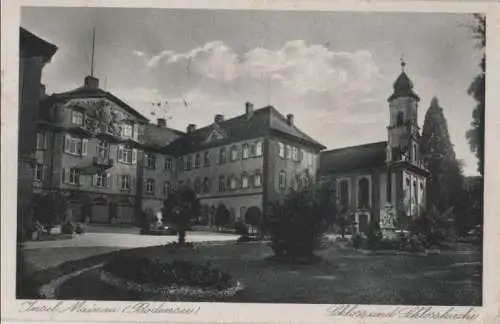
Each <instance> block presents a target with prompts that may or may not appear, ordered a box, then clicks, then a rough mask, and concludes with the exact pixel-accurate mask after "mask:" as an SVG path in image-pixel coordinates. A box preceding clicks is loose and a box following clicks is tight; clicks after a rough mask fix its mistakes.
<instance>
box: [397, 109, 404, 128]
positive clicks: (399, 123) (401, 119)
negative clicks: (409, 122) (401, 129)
mask: <svg viewBox="0 0 500 324" xmlns="http://www.w3.org/2000/svg"><path fill="white" fill-rule="evenodd" d="M404 119H405V115H404V113H403V112H402V111H399V112H398V114H397V117H396V126H402V125H403V124H404Z"/></svg>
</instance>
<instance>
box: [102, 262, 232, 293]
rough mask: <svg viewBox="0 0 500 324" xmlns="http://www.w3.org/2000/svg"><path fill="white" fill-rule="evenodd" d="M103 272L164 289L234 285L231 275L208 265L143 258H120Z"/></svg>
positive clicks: (217, 287)
mask: <svg viewBox="0 0 500 324" xmlns="http://www.w3.org/2000/svg"><path fill="white" fill-rule="evenodd" d="M103 269H104V271H106V272H109V273H110V274H112V275H114V276H116V277H119V278H122V279H126V280H130V281H133V282H136V283H139V284H152V285H155V286H163V287H168V286H177V287H185V286H188V287H192V288H201V289H220V290H222V289H226V288H229V287H231V286H233V285H234V284H235V280H234V279H233V278H232V277H231V276H230V275H229V274H228V273H226V272H223V271H220V270H218V269H214V268H212V267H211V266H210V264H208V263H206V264H197V263H194V262H189V261H173V262H164V261H160V260H151V259H148V258H144V257H143V258H137V257H127V256H119V257H118V258H116V259H115V260H113V261H110V262H108V263H106V264H105V265H104V267H103Z"/></svg>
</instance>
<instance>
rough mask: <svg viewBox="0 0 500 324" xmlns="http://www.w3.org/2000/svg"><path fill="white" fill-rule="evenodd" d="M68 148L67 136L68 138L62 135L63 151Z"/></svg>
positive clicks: (66, 150)
mask: <svg viewBox="0 0 500 324" xmlns="http://www.w3.org/2000/svg"><path fill="white" fill-rule="evenodd" d="M68 148H69V138H68V135H64V138H63V152H68Z"/></svg>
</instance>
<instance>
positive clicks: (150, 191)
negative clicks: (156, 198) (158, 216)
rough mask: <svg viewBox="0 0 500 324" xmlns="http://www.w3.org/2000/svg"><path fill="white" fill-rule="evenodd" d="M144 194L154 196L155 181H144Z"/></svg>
mask: <svg viewBox="0 0 500 324" xmlns="http://www.w3.org/2000/svg"><path fill="white" fill-rule="evenodd" d="M146 193H147V194H150V195H154V193H155V181H154V180H153V179H147V180H146Z"/></svg>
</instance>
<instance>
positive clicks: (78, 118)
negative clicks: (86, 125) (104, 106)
mask: <svg viewBox="0 0 500 324" xmlns="http://www.w3.org/2000/svg"><path fill="white" fill-rule="evenodd" d="M71 123H72V124H74V125H83V112H81V111H79V110H72V111H71Z"/></svg>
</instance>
